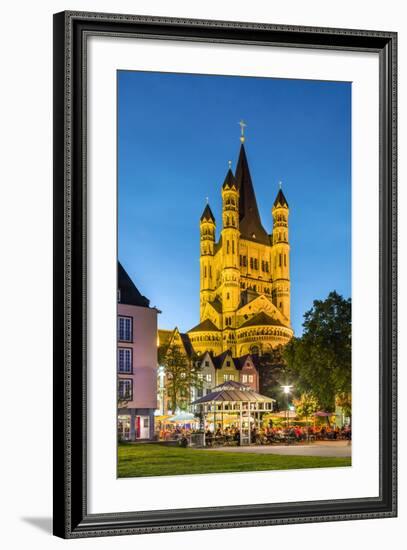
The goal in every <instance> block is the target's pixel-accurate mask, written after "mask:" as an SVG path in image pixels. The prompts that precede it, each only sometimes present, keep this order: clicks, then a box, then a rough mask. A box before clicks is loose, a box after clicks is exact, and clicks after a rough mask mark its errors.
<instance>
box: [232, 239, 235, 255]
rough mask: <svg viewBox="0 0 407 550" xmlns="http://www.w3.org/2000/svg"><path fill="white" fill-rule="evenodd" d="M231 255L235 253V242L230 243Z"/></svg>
mask: <svg viewBox="0 0 407 550" xmlns="http://www.w3.org/2000/svg"><path fill="white" fill-rule="evenodd" d="M232 253H233V254H234V253H235V241H232Z"/></svg>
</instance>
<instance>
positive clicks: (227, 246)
mask: <svg viewBox="0 0 407 550" xmlns="http://www.w3.org/2000/svg"><path fill="white" fill-rule="evenodd" d="M226 254H229V241H226Z"/></svg>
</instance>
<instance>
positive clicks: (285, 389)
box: [281, 386, 292, 393]
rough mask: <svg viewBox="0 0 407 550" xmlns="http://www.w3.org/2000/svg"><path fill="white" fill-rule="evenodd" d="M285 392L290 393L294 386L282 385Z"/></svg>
mask: <svg viewBox="0 0 407 550" xmlns="http://www.w3.org/2000/svg"><path fill="white" fill-rule="evenodd" d="M281 388H282V390H283V393H290V391H291V388H292V386H281Z"/></svg>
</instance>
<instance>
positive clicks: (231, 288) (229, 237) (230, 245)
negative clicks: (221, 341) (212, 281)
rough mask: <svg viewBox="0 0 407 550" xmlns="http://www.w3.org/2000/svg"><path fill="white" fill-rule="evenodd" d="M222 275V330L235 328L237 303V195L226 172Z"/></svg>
mask: <svg viewBox="0 0 407 550" xmlns="http://www.w3.org/2000/svg"><path fill="white" fill-rule="evenodd" d="M222 222H223V228H222V233H221V239H222V272H221V281H220V283H221V301H222V304H223V327H222V328H223V329H232V328H235V326H236V320H235V313H236V310H237V308H238V306H239V302H240V270H239V236H240V232H239V191H238V189H237V184H236V180H235V177H234V175H233V173H232V170H231V169H230V168H229V170H228V172H227V174H226V178H225V181H224V183H223V186H222Z"/></svg>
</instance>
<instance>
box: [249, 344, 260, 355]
mask: <svg viewBox="0 0 407 550" xmlns="http://www.w3.org/2000/svg"><path fill="white" fill-rule="evenodd" d="M250 353H251V354H252V355H260V347H259V346H257V345H254V346H251V347H250Z"/></svg>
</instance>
